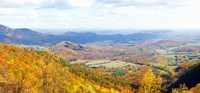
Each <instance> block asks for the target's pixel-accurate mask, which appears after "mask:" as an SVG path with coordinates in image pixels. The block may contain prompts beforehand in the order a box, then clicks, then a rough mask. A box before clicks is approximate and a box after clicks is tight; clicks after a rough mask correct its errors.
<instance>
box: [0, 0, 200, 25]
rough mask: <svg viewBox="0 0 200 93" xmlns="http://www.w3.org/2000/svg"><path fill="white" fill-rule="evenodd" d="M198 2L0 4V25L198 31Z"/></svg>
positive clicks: (25, 0) (24, 0)
mask: <svg viewBox="0 0 200 93" xmlns="http://www.w3.org/2000/svg"><path fill="white" fill-rule="evenodd" d="M199 9H200V0H0V24H3V25H7V26H10V27H13V28H49V29H61V28H68V29H78V28H80V29H81V28H87V29H199V28H200V12H199Z"/></svg>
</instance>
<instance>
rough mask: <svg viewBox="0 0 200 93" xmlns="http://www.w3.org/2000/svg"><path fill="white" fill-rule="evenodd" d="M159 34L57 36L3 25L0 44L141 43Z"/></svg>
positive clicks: (77, 33) (76, 34)
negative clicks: (107, 41) (62, 42)
mask: <svg viewBox="0 0 200 93" xmlns="http://www.w3.org/2000/svg"><path fill="white" fill-rule="evenodd" d="M159 34H161V33H155V32H151V33H150V32H138V33H133V34H127V35H122V34H112V35H102V34H101V35H100V34H96V33H91V32H71V31H68V32H66V33H63V34H59V35H52V34H43V33H40V32H36V31H33V30H30V29H27V28H17V29H13V28H10V27H7V26H4V25H0V42H5V43H12V44H31V45H52V44H56V43H59V42H61V41H66V40H67V41H71V42H75V43H80V44H84V43H91V42H97V41H106V40H109V41H115V42H116V41H117V42H129V41H134V42H135V41H142V40H147V39H154V38H158V37H159Z"/></svg>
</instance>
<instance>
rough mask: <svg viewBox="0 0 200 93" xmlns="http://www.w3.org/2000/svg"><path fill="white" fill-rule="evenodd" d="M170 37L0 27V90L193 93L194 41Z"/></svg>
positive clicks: (199, 47)
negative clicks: (42, 32)
mask: <svg viewBox="0 0 200 93" xmlns="http://www.w3.org/2000/svg"><path fill="white" fill-rule="evenodd" d="M29 32H31V33H29ZM33 33H35V34H33ZM171 33H172V32H171V31H166V32H162V31H159V33H158V32H155V31H152V32H140V33H133V34H128V35H122V34H113V35H99V34H96V33H90V32H86V33H77V32H66V33H64V34H62V35H50V34H41V33H39V32H35V31H32V30H27V29H12V28H10V27H6V26H0V35H1V38H0V41H1V44H0V57H1V59H0V72H1V73H0V80H1V81H0V92H4V93H12V92H14V91H18V93H32V92H33V93H153V92H156V93H198V92H197V91H198V90H199V87H200V86H199V83H200V80H199V78H200V77H199V74H198V72H199V71H200V70H199V65H200V63H199V62H200V41H199V40H200V38H199V37H198V35H196V34H194V35H192V38H189V39H185V37H186V36H187V35H186V34H185V35H178V36H170V35H169V34H171ZM173 33H175V32H173ZM15 35H16V36H15ZM30 35H31V36H32V37H35V38H37V39H36V40H34V38H32V37H30ZM190 36H191V35H190ZM40 37H41V38H40ZM27 42H28V43H27ZM195 74H197V75H195ZM185 76H187V77H188V78H189V79H190V80H192V79H194V80H195V81H194V82H191V83H188V81H190V80H188V79H187V77H185Z"/></svg>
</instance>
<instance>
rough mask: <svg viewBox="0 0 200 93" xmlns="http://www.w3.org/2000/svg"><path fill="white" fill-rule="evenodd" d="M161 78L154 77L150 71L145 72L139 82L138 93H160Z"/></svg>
mask: <svg viewBox="0 0 200 93" xmlns="http://www.w3.org/2000/svg"><path fill="white" fill-rule="evenodd" d="M161 84H162V78H160V77H156V76H155V75H154V73H153V72H152V70H151V69H149V70H148V71H147V72H145V73H144V74H143V75H142V77H141V80H140V88H139V93H160V92H161Z"/></svg>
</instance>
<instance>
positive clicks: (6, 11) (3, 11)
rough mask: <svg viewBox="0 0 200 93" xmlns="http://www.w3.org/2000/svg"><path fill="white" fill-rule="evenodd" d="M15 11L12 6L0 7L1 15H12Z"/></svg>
mask: <svg viewBox="0 0 200 93" xmlns="http://www.w3.org/2000/svg"><path fill="white" fill-rule="evenodd" d="M15 12H16V9H14V8H0V14H1V15H12V14H14V13H15Z"/></svg>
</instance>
